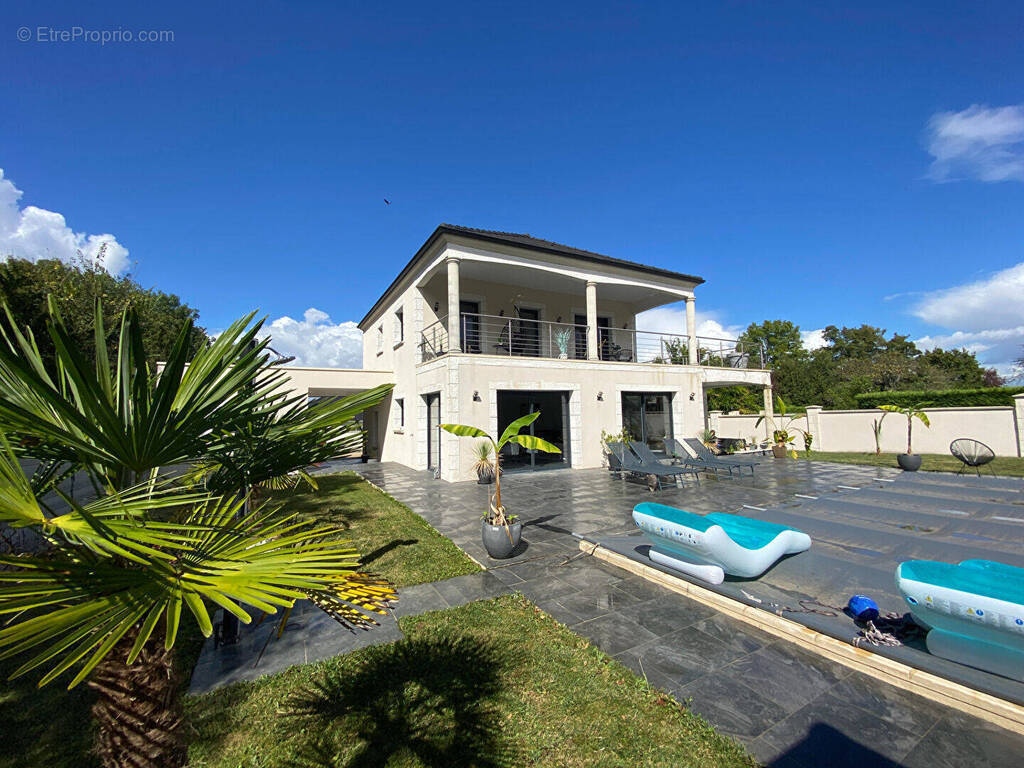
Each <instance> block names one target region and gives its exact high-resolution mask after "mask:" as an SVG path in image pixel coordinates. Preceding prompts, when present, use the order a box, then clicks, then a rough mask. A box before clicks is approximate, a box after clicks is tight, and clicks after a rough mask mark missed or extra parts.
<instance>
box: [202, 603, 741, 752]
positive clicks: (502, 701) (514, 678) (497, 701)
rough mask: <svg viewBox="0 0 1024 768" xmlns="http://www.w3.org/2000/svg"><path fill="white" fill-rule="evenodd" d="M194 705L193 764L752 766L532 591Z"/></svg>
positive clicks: (424, 620)
mask: <svg viewBox="0 0 1024 768" xmlns="http://www.w3.org/2000/svg"><path fill="white" fill-rule="evenodd" d="M400 623H401V628H402V631H403V632H404V633H405V635H406V638H405V639H404V640H401V641H399V642H397V643H391V644H388V645H384V646H376V647H371V648H366V649H363V650H360V651H356V652H354V653H351V654H348V655H346V656H340V657H337V658H334V659H330V660H327V661H324V662H320V663H317V664H309V665H305V666H301V667H293V668H291V669H289V670H286V671H285V672H283V673H281V674H278V675H274V676H273V677H267V678H263V679H261V680H257V681H255V682H252V683H241V684H238V685H235V686H231V687H229V688H226V689H222V690H219V691H215V692H213V693H210V694H206V695H204V696H200V697H195V698H191V699H189V700H188V702H187V710H188V714H189V719H190V724H191V728H193V729H194V737H193V740H192V747H191V752H190V765H191V766H192V768H229V767H230V768H236V767H237V766H261V768H272V767H274V766H284V765H316V766H334V767H337V768H340V767H341V766H381V767H382V768H383V766H388V768H399V767H401V768H412V767H413V766H442V765H443V766H479V767H480V768H491V767H492V766H494V767H496V766H504V765H517V766H518V765H524V766H559V767H561V766H568V767H570V768H571V767H573V766H644V765H651V766H653V765H659V766H683V765H685V766H694V767H697V766H753V765H754V763H753V761H752V760H751V759H750V758H749V757H748V756H747V755H746V754H745V753H744V752H743V750H742V749H741V748H740V747H739V746H737V745H736V744H735V743H733V742H732V741H730V740H728V739H726V738H725V737H723V736H720V735H718V734H717V733H715V732H714V731H713V730H712V728H711V727H710V726H709V725H708V724H707V723H706V722H705V721H704V720H702V719H701V718H699V717H697V716H695V715H693V714H691V713H689V712H688V711H686V710H685V709H684V708H682V707H681V706H680V705H679V704H677V703H676V702H675V701H673V700H672V699H669V698H667V697H665V696H663V695H661V694H659V693H657V692H655V691H653V690H652V689H650V688H649V687H648V686H647V685H646V684H645V683H644V682H643V681H642V680H640V679H638V678H637V677H636V676H635V675H634V674H633V673H632V672H631V671H630V670H628V669H626V668H625V667H623V666H622V665H620V664H619V663H618V662H616V661H613V660H612V659H610V658H609V657H608V656H606V655H604V654H603V653H602V652H601V651H599V650H598V649H597V648H595V647H594V646H591V645H590V644H589V643H588V642H587V641H586V640H584V639H583V638H581V637H579V636H578V635H576V634H574V633H573V632H571V631H570V630H568V629H567V628H565V627H564V626H562V625H561V624H559V623H557V622H556V621H555V620H554V619H552V618H551V617H550V616H548V615H547V614H545V613H543V612H541V611H540V610H539V609H537V608H535V607H534V606H533V604H532V603H530V602H528V601H527V600H525V599H524V598H522V597H521V596H519V595H507V596H504V597H500V598H497V599H495V600H489V601H484V602H477V603H471V604H469V605H465V606H462V607H460V608H453V609H449V610H446V611H438V612H435V613H428V614H423V615H421V616H415V617H407V618H404V619H402V620H401V622H400Z"/></svg>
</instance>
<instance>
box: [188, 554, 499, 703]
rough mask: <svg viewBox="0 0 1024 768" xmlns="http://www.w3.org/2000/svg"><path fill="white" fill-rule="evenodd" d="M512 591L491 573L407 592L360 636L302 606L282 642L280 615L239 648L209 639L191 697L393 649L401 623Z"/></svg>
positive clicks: (248, 633)
mask: <svg viewBox="0 0 1024 768" xmlns="http://www.w3.org/2000/svg"><path fill="white" fill-rule="evenodd" d="M512 591H513V590H512V589H511V588H509V587H507V586H506V585H505V584H504V583H502V582H501V581H499V580H498V579H496V578H495V577H494V576H493V575H492V574H491V573H490V572H488V571H482V572H480V573H470V574H467V575H465V576H456V577H455V578H452V579H447V580H445V581H438V582H434V583H432V584H417V585H415V586H411V587H403V588H402V589H401V590H400V591H399V600H398V601H397V603H396V604H395V607H394V609H393V610H392V611H391V612H390V614H389V615H387V616H378V615H376V614H375V615H374V618H376V619H377V620H378V621H379V622H380V626H377V627H373V628H371V629H355V630H349V629H346V628H345V627H343V626H341V625H340V624H338V622H336V621H335V620H334V619H332V618H331V617H330V616H328V615H327V614H326V613H324V612H323V611H321V610H320V609H319V608H317V607H316V606H314V605H313V604H312V603H310V602H308V601H301V602H299V603H296V605H295V609H294V610H293V611H292V614H291V616H290V617H289V619H288V622H287V624H286V626H285V631H284V632H283V633H281V636H280V638H278V637H277V636H276V635H277V629H278V625H279V620H280V616H281V614H277V615H274V616H268V617H266V618H265V619H264V620H263V621H261V622H260V621H258V620H257V621H254V622H253V623H252V624H249V625H242V627H241V635H242V637H241V640H240V642H238V643H237V644H235V645H228V646H221V647H219V648H218V647H215V645H214V641H213V639H212V638H210V639H208V640H207V641H206V643H205V644H204V645H203V650H202V652H201V654H200V656H199V661H198V662H197V663H196V666H195V669H194V670H193V671H192V680H191V682H190V684H189V693H192V694H200V693H207V692H208V691H212V690H216V689H217V688H221V687H223V686H225V685H231V684H232V683H238V682H241V681H243V680H255V679H257V678H259V677H263V676H264V675H273V674H276V673H278V672H282V671H284V670H285V669H287V668H288V667H291V666H294V665H295V664H309V663H310V662H314V661H322V660H323V659H329V658H331V657H333V656H338V655H340V654H343V653H350V652H352V651H355V650H358V649H360V648H365V647H367V646H370V645H380V644H382V643H393V642H395V641H396V640H401V639H402V637H403V635H402V631H401V630H400V629H399V628H398V621H397V620H398V619H399V618H401V617H402V616H414V615H418V614H421V613H426V612H427V611H440V610H444V609H446V608H454V607H456V606H459V605H464V604H466V603H470V602H473V601H474V600H482V599H486V598H490V597H497V596H498V595H501V594H505V593H508V592H512ZM215 620H219V616H218V617H215Z"/></svg>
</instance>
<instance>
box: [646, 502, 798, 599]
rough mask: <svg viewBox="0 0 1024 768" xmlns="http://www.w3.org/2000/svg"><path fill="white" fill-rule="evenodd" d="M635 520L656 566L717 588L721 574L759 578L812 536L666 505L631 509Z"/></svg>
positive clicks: (764, 524) (760, 523) (793, 530)
mask: <svg viewBox="0 0 1024 768" xmlns="http://www.w3.org/2000/svg"><path fill="white" fill-rule="evenodd" d="M633 522H635V523H636V524H637V526H638V527H639V528H640V529H641V530H642V531H643V532H644V533H646V534H647V535H648V536H649V537H650V538H651V541H652V542H653V544H654V547H653V548H652V549H651V552H650V555H649V556H650V558H651V560H653V561H654V562H656V563H660V564H661V565H665V566H668V567H669V568H674V569H676V570H679V571H682V572H684V573H688V574H690V575H692V576H696V577H698V578H700V579H703V580H705V581H709V582H711V583H713V584H720V583H721V582H722V580H723V579H724V576H725V574H729V575H730V576H740V577H743V578H753V577H755V576H760V575H761V574H762V573H764V572H765V571H766V570H768V568H770V567H771V566H772V565H773V564H774V563H775V562H776V561H777V560H778V559H779V558H780V557H782V556H783V555H792V554H796V553H797V552H803V551H805V550H807V549H809V548H810V546H811V537H810V536H808V535H807V534H806V533H803V532H802V531H798V530H796V529H795V528H790V527H788V526H785V525H778V524H776V523H768V522H765V521H763V520H754V519H753V518H749V517H742V516H740V515H727V514H723V513H719V512H714V513H712V514H710V515H703V516H702V515H695V514H693V513H691V512H685V511H683V510H681V509H676V508H675V507H669V506H667V505H665V504H654V503H651V502H645V503H643V504H637V505H636V506H635V507H634V508H633Z"/></svg>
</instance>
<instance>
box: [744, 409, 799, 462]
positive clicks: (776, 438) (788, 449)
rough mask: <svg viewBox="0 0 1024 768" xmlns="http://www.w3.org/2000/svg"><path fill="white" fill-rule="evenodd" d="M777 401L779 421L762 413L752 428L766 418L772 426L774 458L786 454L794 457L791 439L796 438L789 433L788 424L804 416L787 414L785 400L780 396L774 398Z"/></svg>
mask: <svg viewBox="0 0 1024 768" xmlns="http://www.w3.org/2000/svg"><path fill="white" fill-rule="evenodd" d="M776 402H777V403H778V409H779V413H780V414H781V416H780V418H779V422H776V421H775V419H773V418H772V417H770V416H768V414H764V415H762V416H759V417H758V419H757V421H756V422H755V423H754V428H755V429H756V428H757V427H759V426H761V422H763V421H765V420H766V419H767V421H768V424H769V426H770V427H771V428H772V456H774V457H775V458H776V459H784V458H786V456H791V457H792V458H794V459H795V458H796V450H795V449H794V448H793V446H792V443H793V440H794V439H796V435H791V434H789V426H790V425H791V424H792V423H793V422H794V421H796V420H797V419H802V418H804V417H803V416H787V415H786V410H787V405H786V401H785V400H783V399H782V398H781V397H779V398H776Z"/></svg>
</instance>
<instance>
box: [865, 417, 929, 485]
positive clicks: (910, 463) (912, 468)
mask: <svg viewBox="0 0 1024 768" xmlns="http://www.w3.org/2000/svg"><path fill="white" fill-rule="evenodd" d="M926 405H927V403H918V404H917V405H911V406H908V407H906V408H901V407H900V406H898V405H880V406H878V407H879V409H880V410H883V411H887V412H889V413H902V414H903V415H904V416H906V417H907V452H906V453H900V454H897V455H896V463H897V464H899V465H900V469H902V470H903V471H904V472H917V470H919V469H920V468H921V457H920V456H918V455H917V454H915V453H914V449H913V446H912V445H911V442H910V441H911V438H912V436H913V431H914V419H920V420H921V423H922V424H924V425H925V426H926V427H930V426H931V425H932V424H931V422H930V421H928V414H927V413H925V412H924V410H923V409H924V407H925V406H926Z"/></svg>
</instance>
